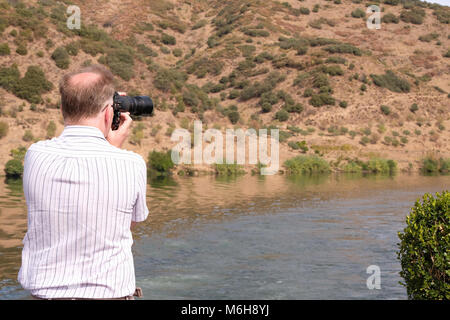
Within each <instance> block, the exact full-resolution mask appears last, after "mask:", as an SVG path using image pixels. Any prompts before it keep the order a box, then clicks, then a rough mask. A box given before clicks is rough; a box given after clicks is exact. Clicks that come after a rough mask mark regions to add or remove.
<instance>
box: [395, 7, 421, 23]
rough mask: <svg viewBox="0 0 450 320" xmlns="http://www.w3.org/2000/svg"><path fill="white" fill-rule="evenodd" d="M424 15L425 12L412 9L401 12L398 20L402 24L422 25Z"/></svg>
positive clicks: (419, 9)
mask: <svg viewBox="0 0 450 320" xmlns="http://www.w3.org/2000/svg"><path fill="white" fill-rule="evenodd" d="M425 15H426V13H425V10H423V9H421V8H415V7H414V8H412V9H411V10H403V11H402V12H401V13H400V19H401V20H402V21H403V22H407V23H412V24H422V23H423V19H424V18H425Z"/></svg>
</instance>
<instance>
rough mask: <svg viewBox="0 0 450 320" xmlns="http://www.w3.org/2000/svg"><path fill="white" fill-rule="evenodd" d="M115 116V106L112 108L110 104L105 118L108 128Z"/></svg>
mask: <svg viewBox="0 0 450 320" xmlns="http://www.w3.org/2000/svg"><path fill="white" fill-rule="evenodd" d="M113 117H114V110H113V108H111V106H108V107H107V108H106V111H105V118H104V122H105V127H106V129H109V128H111V125H112V121H113Z"/></svg>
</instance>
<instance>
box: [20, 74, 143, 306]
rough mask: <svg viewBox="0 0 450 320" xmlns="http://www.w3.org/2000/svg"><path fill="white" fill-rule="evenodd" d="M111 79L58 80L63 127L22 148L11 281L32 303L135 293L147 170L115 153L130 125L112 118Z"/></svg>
mask: <svg viewBox="0 0 450 320" xmlns="http://www.w3.org/2000/svg"><path fill="white" fill-rule="evenodd" d="M114 92H115V90H114V85H113V76H112V74H111V72H110V71H109V70H107V69H106V68H104V67H102V66H99V65H94V66H90V67H87V68H84V69H82V70H80V71H77V72H72V73H69V74H67V75H65V76H64V77H63V79H62V81H61V83H60V93H61V109H62V114H63V118H64V123H65V128H64V131H63V133H62V134H61V135H60V136H59V137H57V138H53V139H51V140H46V141H39V142H37V143H35V144H33V145H31V146H30V148H29V149H28V151H27V154H26V156H25V168H24V177H23V188H24V194H25V199H26V202H27V207H28V230H27V233H26V235H25V238H24V240H23V245H24V246H23V251H22V266H21V268H20V271H19V278H18V279H19V282H20V283H21V285H22V286H23V287H24V288H25V289H26V290H29V291H30V293H31V295H32V296H33V297H34V298H37V299H121V300H131V299H133V295H138V296H140V295H139V293H140V290H139V288H136V283H135V273H134V263H133V256H132V252H131V246H132V243H133V238H132V234H131V230H130V229H131V228H133V226H134V225H135V224H136V223H137V222H141V221H144V220H145V219H146V218H147V216H148V209H147V205H146V185H147V170H146V164H145V161H144V160H143V158H142V157H141V156H140V155H137V154H135V153H133V152H131V151H126V150H122V149H120V148H121V147H122V144H123V143H124V141H125V140H126V138H127V137H128V135H129V132H130V127H131V123H132V120H131V118H130V115H129V114H128V113H122V115H121V124H120V126H119V129H118V130H115V131H113V130H111V125H112V120H113V115H114V112H113V107H112V104H113V95H114Z"/></svg>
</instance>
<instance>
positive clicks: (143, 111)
mask: <svg viewBox="0 0 450 320" xmlns="http://www.w3.org/2000/svg"><path fill="white" fill-rule="evenodd" d="M113 109H114V117H113V122H112V125H111V128H112V130H117V129H118V128H119V125H120V113H121V112H129V113H130V114H131V115H133V116H144V115H149V116H151V115H153V101H152V99H151V98H150V97H147V96H137V97H128V96H121V95H120V94H119V93H118V92H114V97H113Z"/></svg>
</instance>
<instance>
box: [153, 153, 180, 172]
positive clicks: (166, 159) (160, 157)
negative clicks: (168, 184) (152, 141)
mask: <svg viewBox="0 0 450 320" xmlns="http://www.w3.org/2000/svg"><path fill="white" fill-rule="evenodd" d="M174 166H175V164H174V163H173V161H172V157H171V151H170V150H169V151H168V152H165V153H164V152H158V151H155V150H153V151H151V152H150V153H149V154H148V174H149V175H150V176H151V177H154V176H168V175H170V173H171V170H172V168H173V167H174Z"/></svg>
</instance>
